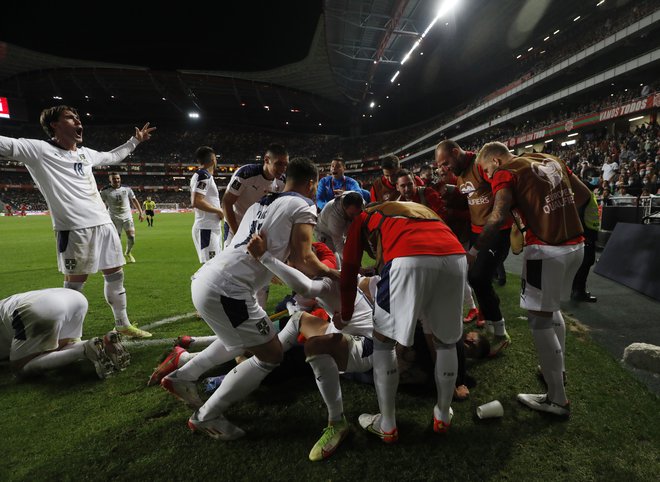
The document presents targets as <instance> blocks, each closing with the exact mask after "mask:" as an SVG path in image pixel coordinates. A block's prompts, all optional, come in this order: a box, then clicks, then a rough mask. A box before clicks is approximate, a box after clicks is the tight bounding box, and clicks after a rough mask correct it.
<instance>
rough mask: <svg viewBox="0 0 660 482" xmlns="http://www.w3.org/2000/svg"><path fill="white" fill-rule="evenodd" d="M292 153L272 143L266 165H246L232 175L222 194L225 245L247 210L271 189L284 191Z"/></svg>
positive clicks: (265, 160) (272, 190)
mask: <svg viewBox="0 0 660 482" xmlns="http://www.w3.org/2000/svg"><path fill="white" fill-rule="evenodd" d="M288 163H289V154H288V153H287V151H286V149H285V148H284V146H282V145H280V144H271V145H270V146H268V149H267V150H266V154H265V155H264V163H263V164H246V165H244V166H241V167H239V168H238V169H237V170H236V172H235V173H234V174H233V175H232V176H231V179H230V180H229V185H228V186H227V191H226V192H225V195H224V196H223V197H222V208H223V209H224V212H225V228H224V229H225V232H224V235H225V246H227V245H228V244H229V242H230V241H231V238H232V237H233V236H234V233H235V232H236V231H237V230H238V226H239V225H240V224H241V220H242V219H243V216H244V215H245V212H246V211H247V210H248V208H249V207H250V206H252V205H253V204H254V203H256V202H257V201H259V199H261V198H262V197H264V196H265V195H266V194H268V193H269V192H281V191H282V189H283V188H284V181H285V177H284V172H285V171H286V167H287V164H288Z"/></svg>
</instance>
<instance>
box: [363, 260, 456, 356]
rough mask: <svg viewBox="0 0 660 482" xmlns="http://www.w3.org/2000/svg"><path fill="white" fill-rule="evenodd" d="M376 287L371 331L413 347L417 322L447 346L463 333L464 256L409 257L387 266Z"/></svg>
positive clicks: (394, 261)
mask: <svg viewBox="0 0 660 482" xmlns="http://www.w3.org/2000/svg"><path fill="white" fill-rule="evenodd" d="M380 276H381V279H380V281H379V282H378V285H377V293H376V306H375V308H374V331H377V332H378V333H380V334H382V335H384V336H386V337H388V338H391V339H393V340H396V341H397V342H399V343H401V344H402V345H404V346H412V344H413V342H414V340H415V326H416V325H417V320H419V319H423V320H425V322H426V324H427V326H428V327H429V329H430V331H431V333H433V335H434V336H435V337H436V338H437V339H439V340H440V341H441V342H443V343H446V344H454V343H456V342H457V341H458V340H459V339H460V337H461V335H462V333H463V323H462V316H463V286H464V285H465V279H466V277H467V261H466V258H465V256H464V255H459V254H456V255H449V256H409V257H403V258H395V259H394V260H392V261H391V262H390V263H388V264H386V265H385V267H384V268H383V270H382V272H381V274H380Z"/></svg>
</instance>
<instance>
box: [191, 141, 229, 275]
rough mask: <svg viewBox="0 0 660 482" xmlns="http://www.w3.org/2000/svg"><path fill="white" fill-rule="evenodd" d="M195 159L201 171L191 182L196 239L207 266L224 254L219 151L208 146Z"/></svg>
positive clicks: (198, 253) (197, 247) (194, 236)
mask: <svg viewBox="0 0 660 482" xmlns="http://www.w3.org/2000/svg"><path fill="white" fill-rule="evenodd" d="M195 158H196V159H197V162H198V163H199V165H200V168H199V169H198V170H197V171H195V173H194V174H193V175H192V179H191V180H190V204H191V206H192V207H193V209H194V210H195V222H194V223H193V227H192V237H193V242H194V243H195V248H196V249H197V256H198V257H199V262H200V263H202V264H204V263H206V262H207V261H208V260H209V259H211V258H213V257H214V256H215V255H216V254H218V253H219V252H220V250H221V242H222V240H221V236H222V225H221V224H220V222H221V221H222V218H223V212H222V209H220V196H219V194H218V187H217V186H216V185H215V180H214V179H213V173H214V172H215V165H216V155H215V151H213V149H211V148H210V147H208V146H202V147H200V148H198V149H197V151H196V152H195Z"/></svg>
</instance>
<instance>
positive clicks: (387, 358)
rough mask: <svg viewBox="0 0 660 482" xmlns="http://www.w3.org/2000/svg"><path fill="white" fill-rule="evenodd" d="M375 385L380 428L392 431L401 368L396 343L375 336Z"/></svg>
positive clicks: (394, 426) (394, 421)
mask: <svg viewBox="0 0 660 482" xmlns="http://www.w3.org/2000/svg"><path fill="white" fill-rule="evenodd" d="M373 362H374V385H375V386H376V396H377V397H378V407H379V408H380V413H381V416H382V418H381V420H380V428H381V430H383V431H385V432H390V431H392V430H393V429H394V428H396V414H395V403H396V391H397V388H399V370H398V364H397V360H396V351H395V349H394V343H383V342H382V341H380V340H378V339H376V338H375V337H374V354H373Z"/></svg>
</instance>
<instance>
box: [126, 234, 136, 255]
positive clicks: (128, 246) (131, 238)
mask: <svg viewBox="0 0 660 482" xmlns="http://www.w3.org/2000/svg"><path fill="white" fill-rule="evenodd" d="M134 244H135V236H129V235H128V234H127V235H126V254H130V253H131V249H133V245H134Z"/></svg>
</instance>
